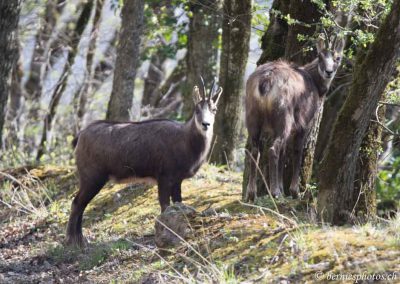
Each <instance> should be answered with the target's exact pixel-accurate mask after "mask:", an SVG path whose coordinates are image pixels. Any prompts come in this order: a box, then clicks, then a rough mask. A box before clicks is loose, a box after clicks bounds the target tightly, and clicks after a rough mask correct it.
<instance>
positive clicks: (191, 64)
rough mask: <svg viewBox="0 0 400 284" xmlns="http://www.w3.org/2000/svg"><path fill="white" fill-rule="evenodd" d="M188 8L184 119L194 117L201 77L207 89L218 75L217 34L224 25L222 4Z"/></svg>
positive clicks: (212, 0) (202, 0)
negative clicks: (195, 100) (189, 14)
mask: <svg viewBox="0 0 400 284" xmlns="http://www.w3.org/2000/svg"><path fill="white" fill-rule="evenodd" d="M189 6H190V11H191V12H192V16H191V17H190V22H189V32H188V41H187V56H186V60H187V61H186V64H187V79H186V84H185V86H184V89H183V109H182V116H183V117H184V118H185V119H186V118H189V117H190V116H191V115H192V111H193V98H192V90H193V86H195V85H199V84H200V82H201V81H200V76H202V77H203V78H204V82H205V84H206V87H207V88H208V87H210V86H211V83H212V81H213V79H214V78H215V77H216V75H217V58H218V45H219V42H218V39H219V32H218V30H219V29H220V28H221V23H222V19H221V16H220V13H219V11H220V9H221V7H220V6H221V0H199V1H195V0H190V1H189ZM199 87H200V89H202V86H199Z"/></svg>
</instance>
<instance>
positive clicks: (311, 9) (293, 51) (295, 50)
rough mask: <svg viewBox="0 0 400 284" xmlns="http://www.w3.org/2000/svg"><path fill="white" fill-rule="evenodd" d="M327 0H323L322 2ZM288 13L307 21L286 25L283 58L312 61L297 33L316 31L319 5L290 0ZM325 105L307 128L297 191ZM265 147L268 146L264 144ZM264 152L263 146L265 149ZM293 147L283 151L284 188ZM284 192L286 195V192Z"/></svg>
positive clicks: (306, 177)
mask: <svg viewBox="0 0 400 284" xmlns="http://www.w3.org/2000/svg"><path fill="white" fill-rule="evenodd" d="M325 2H326V1H325ZM289 14H290V15H291V16H292V17H293V18H294V19H296V20H298V21H300V22H302V23H305V24H307V26H306V25H304V24H293V25H291V26H289V31H288V35H287V38H286V49H285V58H286V59H287V60H288V61H291V62H294V63H296V64H299V65H304V64H305V63H307V62H311V61H312V60H313V59H314V58H315V57H316V53H315V51H305V50H304V48H305V47H306V44H307V42H304V41H299V40H298V37H297V36H298V35H299V34H302V35H305V36H306V37H307V36H312V35H314V34H315V29H316V24H317V23H318V22H319V21H320V18H321V13H320V11H319V10H318V6H317V5H316V4H315V3H314V2H313V1H311V0H305V1H295V0H292V1H291V2H290V8H289ZM323 108H324V106H323V105H321V106H320V108H319V110H318V111H317V112H316V113H315V117H314V118H313V120H312V122H311V125H310V130H309V132H308V135H307V137H306V141H305V144H304V147H303V157H302V160H301V167H300V168H301V171H300V191H304V190H305V189H306V185H307V183H309V181H310V178H311V174H312V169H313V163H314V151H315V145H316V143H317V137H318V131H319V125H320V122H321V118H322V111H323ZM267 146H268V145H267ZM264 151H266V149H264ZM292 151H293V150H292V149H291V147H288V149H287V150H286V161H285V164H286V168H285V171H284V189H285V190H287V189H288V188H289V186H290V182H291V180H292V169H293V165H292V156H293V153H292ZM286 194H289V193H288V192H286Z"/></svg>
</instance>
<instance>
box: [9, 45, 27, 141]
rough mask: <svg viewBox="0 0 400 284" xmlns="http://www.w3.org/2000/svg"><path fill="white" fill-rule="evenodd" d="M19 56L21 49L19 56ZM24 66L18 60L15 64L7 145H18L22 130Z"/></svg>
mask: <svg viewBox="0 0 400 284" xmlns="http://www.w3.org/2000/svg"><path fill="white" fill-rule="evenodd" d="M18 57H19V51H18V55H17V58H18ZM22 72H23V71H22V66H21V64H20V63H19V62H18V63H17V64H15V65H14V67H13V71H12V78H11V88H10V99H9V103H8V110H7V116H6V126H5V127H6V128H7V129H8V135H7V137H6V143H5V144H6V147H7V146H15V147H18V143H19V141H18V133H19V130H20V123H19V122H20V120H19V118H20V115H21V99H22V96H23V95H22V88H21V79H22Z"/></svg>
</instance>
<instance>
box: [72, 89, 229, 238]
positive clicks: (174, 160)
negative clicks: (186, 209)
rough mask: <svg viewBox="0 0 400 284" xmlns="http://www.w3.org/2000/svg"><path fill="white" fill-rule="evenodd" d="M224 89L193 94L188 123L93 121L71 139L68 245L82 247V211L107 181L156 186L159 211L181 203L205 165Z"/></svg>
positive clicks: (196, 91) (166, 121) (168, 121)
mask: <svg viewBox="0 0 400 284" xmlns="http://www.w3.org/2000/svg"><path fill="white" fill-rule="evenodd" d="M221 93H222V88H219V89H218V90H217V91H216V92H214V88H212V89H211V90H210V92H209V96H208V97H206V93H205V89H204V88H203V93H202V95H200V91H199V88H198V87H197V86H196V87H194V89H193V99H194V102H195V111H194V114H193V116H192V118H191V119H190V120H189V121H188V122H186V123H178V122H175V121H171V120H167V119H155V120H147V121H142V122H125V123H119V122H110V121H95V122H93V123H92V124H90V125H89V126H88V127H87V128H85V129H84V130H82V131H81V132H80V133H79V136H78V137H77V139H75V143H74V144H75V155H76V166H77V170H78V174H79V192H78V193H77V195H76V196H75V198H74V200H73V202H72V206H71V215H70V217H69V222H68V227H67V243H68V244H74V245H78V246H82V245H84V238H83V235H82V216H83V212H84V210H85V208H86V206H87V205H88V203H89V202H90V201H91V200H92V198H93V197H94V196H95V195H96V194H97V193H98V192H99V191H100V190H101V188H102V187H103V186H104V185H105V184H106V182H107V181H108V180H110V179H112V180H115V181H117V182H123V181H126V180H129V179H130V180H132V179H133V181H136V182H140V181H154V182H157V184H158V198H159V202H160V205H161V211H164V210H165V209H166V208H167V207H168V206H169V205H170V199H172V201H173V202H182V196H181V183H182V180H184V179H186V178H190V177H192V176H193V175H194V174H195V173H196V172H197V170H198V169H199V168H200V166H201V165H202V164H203V163H204V161H205V160H206V157H207V154H208V152H209V149H210V144H211V139H212V135H213V124H214V118H215V114H216V111H217V104H218V100H219V98H220V95H221Z"/></svg>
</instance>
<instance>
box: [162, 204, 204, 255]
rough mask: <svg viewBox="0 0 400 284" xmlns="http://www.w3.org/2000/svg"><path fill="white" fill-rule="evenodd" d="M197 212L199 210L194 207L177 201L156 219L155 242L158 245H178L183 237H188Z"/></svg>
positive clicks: (164, 246)
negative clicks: (191, 221) (191, 222)
mask: <svg viewBox="0 0 400 284" xmlns="http://www.w3.org/2000/svg"><path fill="white" fill-rule="evenodd" d="M196 214H197V212H196V210H195V209H194V208H192V207H190V206H187V205H184V204H183V203H175V204H174V205H171V206H169V207H168V208H167V209H166V210H165V211H164V212H163V213H161V215H159V216H158V217H157V219H156V224H155V242H156V245H157V247H159V248H166V247H171V246H176V245H178V244H179V243H180V242H181V241H182V240H181V238H182V239H187V237H188V236H189V235H190V233H191V231H192V230H191V226H190V220H193V218H194V217H195V216H196ZM171 230H172V231H173V232H175V234H174V233H173V232H171ZM177 235H178V236H180V237H181V238H179V237H178V236H177Z"/></svg>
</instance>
